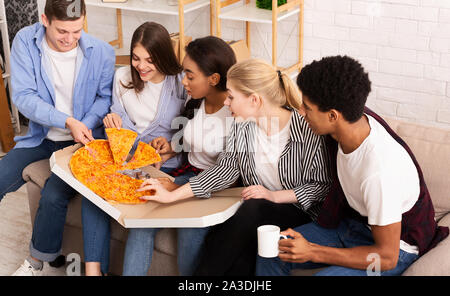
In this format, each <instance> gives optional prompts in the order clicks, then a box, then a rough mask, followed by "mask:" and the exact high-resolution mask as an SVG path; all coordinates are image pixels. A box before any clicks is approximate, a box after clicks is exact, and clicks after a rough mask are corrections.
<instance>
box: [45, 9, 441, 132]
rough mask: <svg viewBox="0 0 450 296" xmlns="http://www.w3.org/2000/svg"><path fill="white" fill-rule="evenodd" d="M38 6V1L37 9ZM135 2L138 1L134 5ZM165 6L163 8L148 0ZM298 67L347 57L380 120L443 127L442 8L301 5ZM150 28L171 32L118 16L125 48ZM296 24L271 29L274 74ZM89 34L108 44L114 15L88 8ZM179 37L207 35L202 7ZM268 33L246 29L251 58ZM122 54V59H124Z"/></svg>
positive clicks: (237, 31) (292, 55)
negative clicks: (366, 79) (363, 77)
mask: <svg viewBox="0 0 450 296" xmlns="http://www.w3.org/2000/svg"><path fill="white" fill-rule="evenodd" d="M44 1H45V0H38V2H40V4H41V5H40V7H42V2H44ZM134 1H139V0H134ZM154 1H165V0H154ZM304 1H305V14H304V19H305V21H304V63H305V64H308V63H310V62H311V61H313V60H316V59H320V58H321V57H324V56H329V55H338V54H341V55H344V54H345V55H349V56H352V57H354V58H356V59H358V60H359V61H360V62H361V63H362V64H363V65H364V67H365V68H366V70H367V71H368V72H369V73H370V79H371V80H372V85H373V87H372V88H373V91H372V93H371V94H370V96H369V100H368V103H367V105H368V106H369V107H371V108H373V109H374V110H375V111H377V112H378V113H380V114H382V115H388V116H392V117H397V118H401V119H403V120H408V121H417V122H421V123H427V124H430V125H434V126H442V127H447V128H449V127H450V0H304ZM148 20H152V21H156V22H159V23H161V24H163V25H164V26H166V28H167V29H168V30H169V32H176V31H178V19H177V18H176V17H167V16H161V15H156V14H146V13H132V12H127V11H123V26H124V36H125V39H124V42H125V45H126V46H125V47H128V46H127V44H129V43H130V38H131V35H132V33H133V31H134V29H135V28H136V27H137V26H139V25H140V24H141V23H143V22H145V21H148ZM296 20H297V17H296V16H292V17H289V18H288V19H286V20H285V21H282V22H281V23H280V24H279V27H278V36H279V37H278V55H279V56H278V59H279V65H280V66H286V65H290V64H292V63H293V62H295V60H296V56H297V53H296V52H297V44H298V39H297V36H296V35H297V34H298V32H297V25H296ZM88 23H89V33H92V34H93V35H95V36H97V37H98V38H100V39H103V40H105V41H109V40H112V39H114V38H115V34H116V33H115V32H116V31H115V10H113V9H99V8H95V7H88ZM185 27H186V33H187V34H188V35H190V36H193V37H194V38H197V37H202V36H205V35H208V34H209V7H206V8H203V9H201V10H199V11H195V12H192V13H190V14H187V15H186V17H185ZM244 30H245V27H244V24H243V23H241V22H235V21H222V37H223V38H224V39H226V40H231V39H242V38H244V36H245V35H244ZM271 39H272V35H271V26H270V25H260V24H258V25H252V26H251V40H252V45H251V51H252V55H253V56H254V57H259V58H264V59H266V60H267V61H270V60H271V57H270V54H271V42H272V41H271ZM128 51H129V49H128V48H126V49H125V51H122V52H128Z"/></svg>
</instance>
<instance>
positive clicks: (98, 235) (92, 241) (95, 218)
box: [81, 167, 206, 275]
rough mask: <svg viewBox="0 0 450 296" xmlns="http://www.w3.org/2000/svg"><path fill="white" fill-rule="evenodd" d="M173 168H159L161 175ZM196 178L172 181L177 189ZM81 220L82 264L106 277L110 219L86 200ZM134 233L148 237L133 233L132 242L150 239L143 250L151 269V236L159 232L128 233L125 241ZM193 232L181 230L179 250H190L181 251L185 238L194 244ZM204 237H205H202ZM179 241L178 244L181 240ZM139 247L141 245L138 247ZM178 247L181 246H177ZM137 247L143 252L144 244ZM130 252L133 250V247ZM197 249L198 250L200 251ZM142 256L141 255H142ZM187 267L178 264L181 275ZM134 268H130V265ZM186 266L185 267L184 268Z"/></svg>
mask: <svg viewBox="0 0 450 296" xmlns="http://www.w3.org/2000/svg"><path fill="white" fill-rule="evenodd" d="M172 170H173V168H164V167H163V168H161V171H163V172H165V173H169V172H170V171H172ZM193 176H195V174H191V173H189V176H188V175H187V174H186V175H181V176H179V177H177V178H175V181H174V182H175V183H176V184H178V185H183V184H185V183H187V182H188V181H189V177H193ZM81 214H82V215H81V216H82V222H83V245H84V261H85V262H100V266H101V271H102V272H103V273H107V272H108V269H109V252H110V217H109V215H108V214H106V213H105V212H104V211H103V210H102V209H100V208H99V207H97V206H96V205H95V204H93V203H92V202H90V201H89V200H88V199H86V198H84V199H83V202H82V208H81ZM135 230H136V231H137V232H138V233H141V232H143V233H147V231H148V233H149V234H148V235H142V234H140V235H139V234H138V233H136V235H138V236H137V238H136V239H131V240H134V241H141V237H142V236H143V237H148V238H151V242H150V243H151V246H149V245H147V242H146V243H145V250H147V249H149V248H151V250H150V251H148V252H146V254H149V256H150V258H149V259H148V260H147V261H148V267H147V270H148V268H149V267H150V262H151V255H152V252H153V238H154V235H155V234H156V231H157V230H159V229H153V228H146V229H130V231H129V234H128V240H130V237H133V232H134V231H135ZM194 232H195V230H192V232H191V231H189V230H188V229H187V230H186V231H184V229H183V230H181V235H180V231H179V234H178V237H179V247H178V250H190V249H191V246H189V247H184V245H185V244H184V243H182V242H183V241H184V239H183V238H184V237H186V241H189V240H190V239H191V236H192V237H193V239H194V240H196V235H195V233H194ZM205 235H206V234H205ZM199 237H200V238H199V240H202V238H203V237H204V235H202V234H201V233H200V235H199ZM180 238H181V240H180ZM128 244H129V243H128V242H127V246H128ZM141 244H142V245H141ZM180 244H181V245H180ZM136 245H137V246H142V248H144V243H143V242H142V243H137V242H136ZM132 248H135V247H134V246H133V244H132ZM199 248H200V247H199ZM139 250H140V248H139V247H137V248H136V251H133V253H134V252H137V253H139ZM143 252H144V251H143ZM179 254H180V255H181V257H180V258H185V257H186V258H191V257H192V253H188V254H186V255H184V253H183V251H180V252H179ZM129 257H130V258H132V257H133V256H129ZM137 258H140V257H139V256H137ZM130 260H134V259H130ZM188 261H189V259H186V260H183V262H188ZM186 265H189V263H188V264H184V263H181V264H180V267H179V268H180V272H182V273H183V272H187V273H189V274H190V273H191V271H190V270H189V268H188V267H187V266H186ZM131 266H133V265H131ZM185 266H186V267H185ZM133 268H135V269H136V271H130V273H135V272H137V269H138V266H136V267H132V268H130V269H133ZM141 269H145V266H144V267H139V270H141ZM147 270H145V272H140V273H139V274H142V275H145V274H147Z"/></svg>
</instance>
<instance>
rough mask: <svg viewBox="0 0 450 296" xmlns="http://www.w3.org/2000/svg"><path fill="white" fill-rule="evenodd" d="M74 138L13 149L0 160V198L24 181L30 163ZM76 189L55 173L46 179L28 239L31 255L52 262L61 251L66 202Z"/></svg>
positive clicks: (71, 143)
mask: <svg viewBox="0 0 450 296" xmlns="http://www.w3.org/2000/svg"><path fill="white" fill-rule="evenodd" d="M73 144H75V142H73V141H61V142H54V141H50V140H47V139H44V141H43V142H42V143H41V144H40V145H39V146H36V147H32V148H17V149H13V150H11V151H10V152H8V154H6V155H5V156H4V157H3V158H2V159H1V160H0V200H1V199H2V198H3V197H4V196H5V194H7V193H9V192H14V191H16V190H17V189H19V188H20V187H21V186H22V185H23V184H25V180H23V178H22V171H23V169H24V168H25V167H26V166H28V165H29V164H30V163H33V162H36V161H38V160H42V159H48V158H50V156H51V155H52V153H53V152H55V151H57V150H60V149H63V148H65V147H67V146H70V145H73ZM75 193H76V191H75V190H74V189H73V188H72V187H70V186H69V185H68V184H67V183H66V182H64V181H63V180H61V179H60V178H59V177H58V176H56V175H55V174H51V176H50V177H49V178H48V179H47V181H46V183H45V185H44V187H43V189H42V191H41V200H40V201H39V207H38V210H37V213H36V217H35V220H34V226H33V234H32V238H31V242H30V254H31V256H33V257H35V258H37V259H39V260H42V261H53V260H55V259H56V258H57V257H58V256H59V254H60V252H61V244H62V237H63V232H64V222H65V220H66V213H67V204H68V203H69V200H70V199H71V198H72V197H73V196H74V195H75Z"/></svg>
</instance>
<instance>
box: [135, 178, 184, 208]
mask: <svg viewBox="0 0 450 296" xmlns="http://www.w3.org/2000/svg"><path fill="white" fill-rule="evenodd" d="M147 190H154V191H155V195H150V196H148V195H145V196H141V197H140V199H144V200H152V201H157V202H159V203H171V202H174V201H175V199H174V196H173V195H172V194H171V193H170V191H168V190H167V189H166V188H165V187H164V185H163V184H162V183H161V181H159V180H158V179H153V178H150V179H147V180H145V181H144V182H143V183H142V184H141V187H139V189H137V190H136V191H138V192H141V191H147Z"/></svg>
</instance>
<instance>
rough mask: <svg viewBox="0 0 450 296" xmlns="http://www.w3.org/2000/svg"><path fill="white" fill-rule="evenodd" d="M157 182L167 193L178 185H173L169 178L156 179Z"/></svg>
mask: <svg viewBox="0 0 450 296" xmlns="http://www.w3.org/2000/svg"><path fill="white" fill-rule="evenodd" d="M157 180H158V181H159V182H160V183H161V185H162V186H163V187H164V188H166V189H167V190H168V191H174V190H175V189H177V188H178V187H180V185H178V184H175V183H174V182H172V181H170V179H169V178H157Z"/></svg>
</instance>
